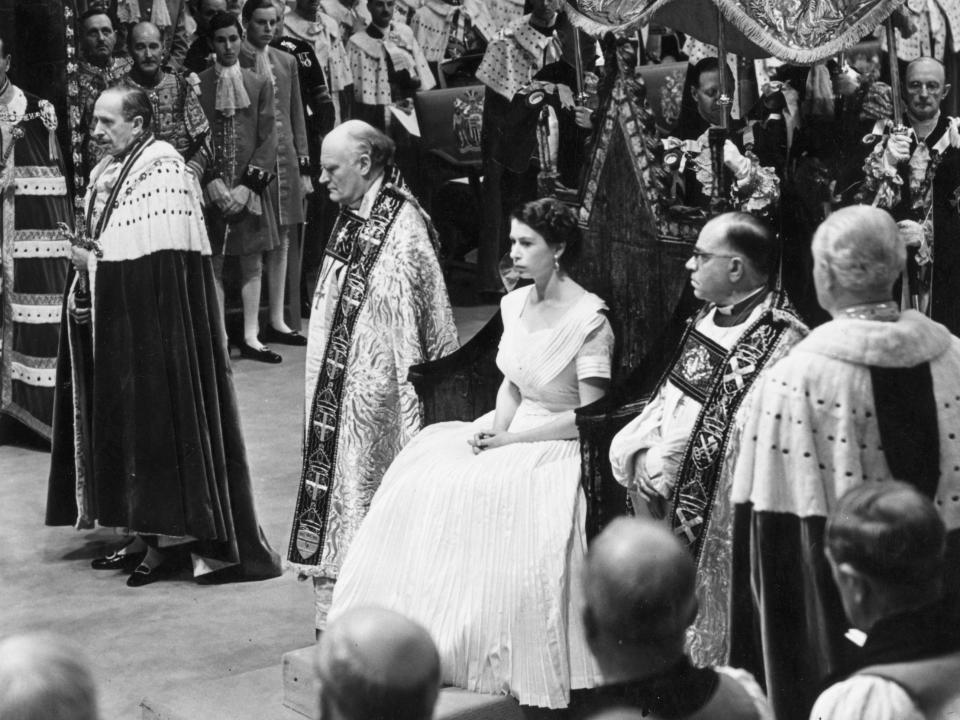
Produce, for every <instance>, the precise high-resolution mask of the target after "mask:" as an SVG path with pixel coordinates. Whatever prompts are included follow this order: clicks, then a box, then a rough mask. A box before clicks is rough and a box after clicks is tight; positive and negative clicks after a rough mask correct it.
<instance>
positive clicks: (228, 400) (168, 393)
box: [46, 137, 280, 579]
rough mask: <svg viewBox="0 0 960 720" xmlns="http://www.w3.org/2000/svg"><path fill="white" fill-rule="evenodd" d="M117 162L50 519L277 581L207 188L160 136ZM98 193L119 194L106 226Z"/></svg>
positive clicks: (67, 397) (64, 386) (78, 329)
mask: <svg viewBox="0 0 960 720" xmlns="http://www.w3.org/2000/svg"><path fill="white" fill-rule="evenodd" d="M111 162H112V161H111V160H109V159H107V160H104V161H103V162H101V163H100V165H98V167H97V168H95V169H94V172H93V174H92V178H91V183H90V187H91V191H90V192H89V193H88V197H87V201H88V202H87V208H88V213H87V227H88V229H89V231H90V234H91V236H92V237H95V238H97V239H98V240H99V243H100V245H101V247H102V250H103V257H102V258H101V259H100V260H99V261H98V262H97V264H96V267H95V269H94V270H93V271H91V273H90V275H91V285H92V290H93V292H92V296H93V319H92V323H90V324H87V325H78V324H76V323H75V322H74V321H73V319H70V318H68V316H66V315H65V318H64V328H65V329H67V330H68V332H69V335H68V332H63V333H62V335H61V337H63V338H65V339H66V338H67V337H69V343H64V344H62V345H61V353H60V364H59V366H58V384H57V409H56V412H55V416H54V440H53V457H52V462H51V468H50V489H49V495H48V498H47V518H46V519H47V524H48V525H68V524H76V525H77V526H78V527H81V528H83V527H92V526H93V523H94V521H96V522H99V523H100V524H101V525H104V526H108V527H121V528H128V529H129V530H130V531H132V532H136V533H142V534H148V535H163V536H174V537H184V536H189V537H191V538H194V539H196V540H197V544H196V547H195V550H194V552H195V555H197V556H200V557H202V558H204V559H205V560H206V564H207V566H208V567H223V566H228V565H234V566H236V567H235V568H234V569H233V572H234V573H235V576H236V577H238V578H242V579H260V578H267V577H275V576H277V575H279V574H280V563H279V558H278V556H277V554H276V553H275V552H273V550H272V549H271V548H270V546H269V544H268V543H267V541H266V539H265V538H264V537H263V533H262V531H261V530H260V527H259V525H258V523H257V517H256V511H255V509H254V503H253V494H252V488H251V483H250V473H249V469H248V467H247V460H246V448H245V446H244V441H243V433H242V430H241V426H240V417H239V410H238V408H237V403H236V396H235V394H234V390H233V381H232V378H231V369H230V361H229V358H228V356H227V347H226V338H225V333H224V328H223V322H222V319H221V318H222V314H221V311H220V308H219V307H218V302H217V299H216V298H217V296H216V292H215V284H214V278H213V269H212V266H211V263H210V245H209V242H208V240H207V236H206V232H205V231H204V226H203V218H202V214H201V205H200V203H201V201H200V193H199V187H198V186H197V185H196V183H195V181H194V180H193V176H192V174H190V173H189V172H188V171H187V169H186V166H185V165H184V163H183V161H182V159H181V158H180V156H179V155H178V154H177V153H176V151H175V150H174V149H173V148H172V147H171V146H170V145H168V144H166V143H164V142H160V141H155V140H153V139H152V137H148V138H147V139H146V140H145V141H137V142H136V143H135V144H134V146H133V147H132V148H131V150H130V151H128V154H127V156H126V158H125V159H124V160H123V168H122V170H121V173H120V176H119V178H118V179H117V180H116V182H115V183H112V184H111V183H106V184H104V183H103V182H100V177H101V176H103V177H107V173H109V172H110V164H111ZM95 191H99V192H104V193H110V195H109V197H108V200H107V204H106V210H105V211H104V213H103V215H102V216H101V217H100V218H99V219H98V218H97V217H96V216H95V215H94V216H93V217H91V208H92V207H93V206H94V202H93V193H94V192H95ZM98 220H99V221H98ZM70 292H72V291H70ZM70 292H68V296H69V294H70ZM91 333H92V337H91ZM88 349H92V353H90V352H89V350H88ZM91 360H92V362H91Z"/></svg>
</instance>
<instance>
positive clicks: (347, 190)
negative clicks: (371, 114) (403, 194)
mask: <svg viewBox="0 0 960 720" xmlns="http://www.w3.org/2000/svg"><path fill="white" fill-rule="evenodd" d="M393 149H394V144H393V141H392V140H391V139H390V138H388V137H387V136H386V135H384V134H383V133H382V132H380V131H379V130H377V129H376V128H375V127H373V125H369V124H368V123H365V122H363V121H361V120H347V121H346V122H344V123H341V124H340V125H338V126H337V127H335V128H334V129H333V130H331V131H330V132H329V133H327V135H326V137H324V138H323V145H322V146H321V149H320V168H321V173H320V182H321V183H322V184H324V185H326V186H327V190H328V191H329V193H330V199H331V200H333V202H335V203H340V204H341V205H345V206H346V207H351V208H355V207H357V206H359V204H360V202H361V200H362V199H363V195H364V193H366V191H367V190H369V189H370V187H371V186H372V185H373V183H374V182H375V181H376V180H377V178H379V177H380V176H381V175H382V174H383V169H384V168H385V167H386V166H387V165H388V164H390V163H391V162H392V161H393Z"/></svg>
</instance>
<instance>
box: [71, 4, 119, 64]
mask: <svg viewBox="0 0 960 720" xmlns="http://www.w3.org/2000/svg"><path fill="white" fill-rule="evenodd" d="M77 26H78V27H79V28H80V54H81V55H83V57H84V59H85V60H87V61H89V62H91V63H93V64H94V65H99V66H106V65H107V64H109V62H110V58H111V56H112V55H113V48H114V46H115V45H116V44H117V36H116V33H115V32H114V28H115V27H116V23H114V21H113V18H112V17H111V16H110V15H109V14H107V12H106V11H105V10H104V9H103V8H101V7H99V6H96V5H95V6H93V7H91V8H90V9H89V10H87V11H86V12H85V13H83V14H82V15H81V16H80V18H79V19H78V21H77Z"/></svg>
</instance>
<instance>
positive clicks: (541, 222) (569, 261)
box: [510, 197, 580, 269]
mask: <svg viewBox="0 0 960 720" xmlns="http://www.w3.org/2000/svg"><path fill="white" fill-rule="evenodd" d="M510 219H511V220H516V221H517V222H522V223H523V224H524V225H526V226H527V227H530V228H533V229H534V230H536V231H537V232H538V233H539V234H540V235H542V236H543V239H544V240H546V242H547V245H549V246H550V247H557V246H558V245H563V246H564V251H563V255H561V256H560V265H561V266H563V268H564V269H569V268H570V267H572V266H573V265H574V264H575V263H576V260H577V258H578V257H580V225H579V224H578V222H577V213H576V211H575V210H573V208H571V207H569V206H567V205H565V204H564V203H562V202H560V201H559V200H557V199H556V198H549V197H547V198H540V199H539V200H531V201H530V202H528V203H524V204H523V205H521V206H520V207H518V208H517V209H516V210H514V211H513V212H512V213H510Z"/></svg>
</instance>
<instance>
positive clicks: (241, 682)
mask: <svg viewBox="0 0 960 720" xmlns="http://www.w3.org/2000/svg"><path fill="white" fill-rule="evenodd" d="M282 700H283V689H282V687H281V684H280V669H279V668H278V667H276V666H273V667H268V668H262V669H260V670H251V671H249V672H245V673H238V674H236V675H228V676H227V677H223V678H217V679H216V680H206V681H202V682H197V683H190V684H187V685H177V686H168V687H166V688H163V689H162V690H160V691H158V692H156V693H152V694H151V695H148V696H147V697H145V698H144V699H143V700H142V701H141V702H140V718H141V720H303V715H301V714H300V713H298V712H296V711H294V710H291V709H290V708H288V707H285V706H284V704H283V702H282ZM310 712H311V713H313V710H311V711H310ZM309 717H311V718H312V717H313V714H311V715H310V716H309Z"/></svg>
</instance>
